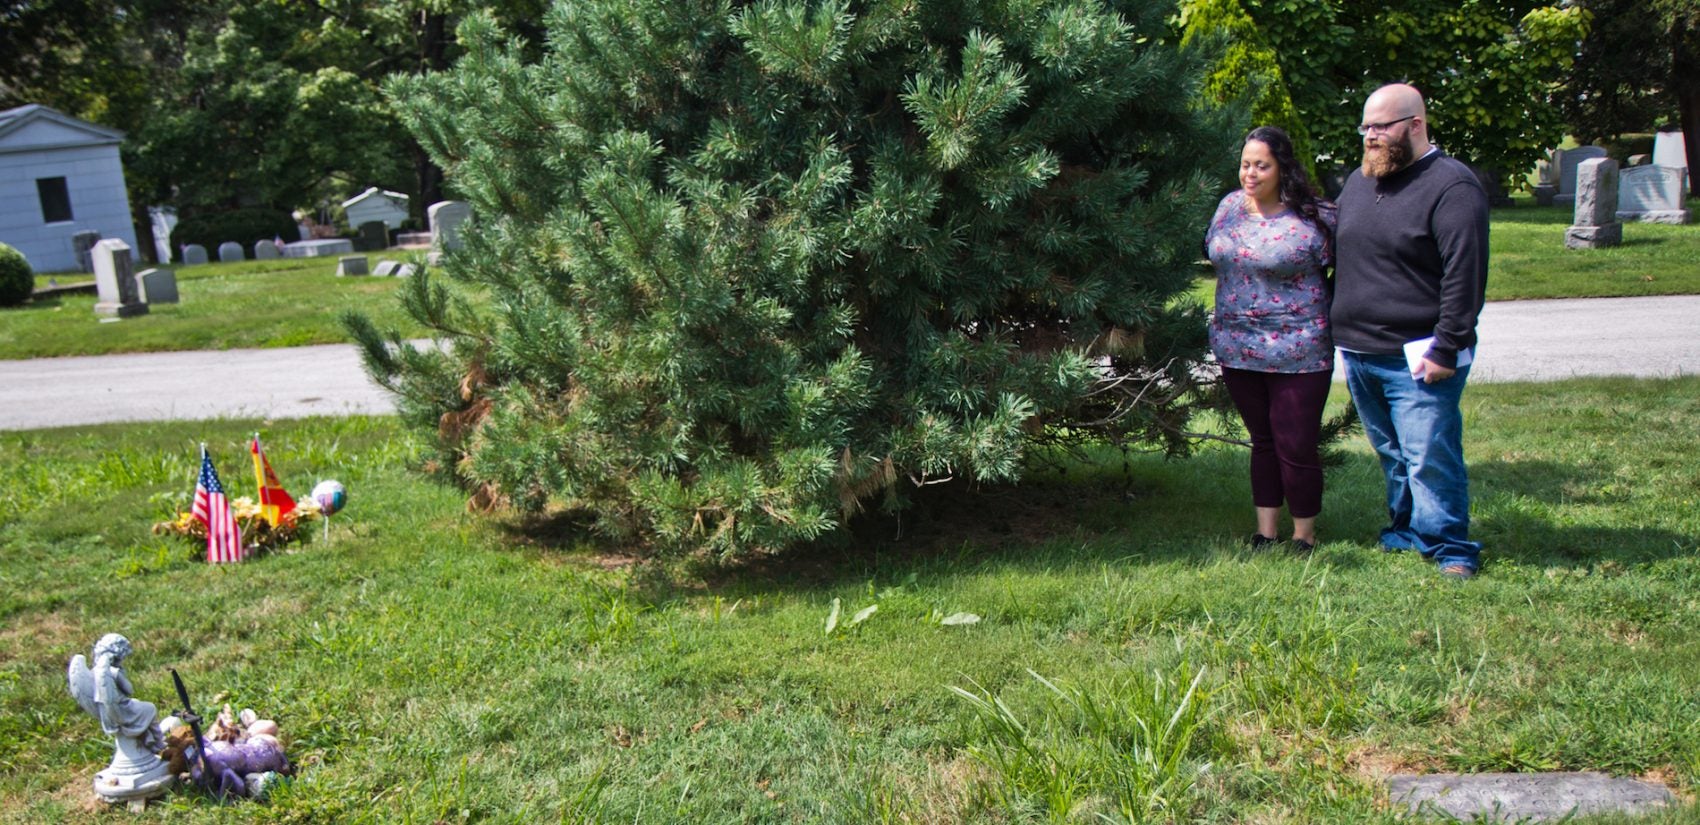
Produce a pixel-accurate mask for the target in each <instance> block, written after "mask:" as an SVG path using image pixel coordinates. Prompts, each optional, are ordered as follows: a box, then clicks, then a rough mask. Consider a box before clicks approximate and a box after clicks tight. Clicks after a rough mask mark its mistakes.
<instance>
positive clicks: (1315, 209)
mask: <svg viewBox="0 0 1700 825" xmlns="http://www.w3.org/2000/svg"><path fill="white" fill-rule="evenodd" d="M1254 140H1255V141H1257V142H1258V143H1261V144H1263V145H1264V146H1267V147H1269V154H1271V155H1274V156H1275V167H1276V169H1277V170H1278V171H1279V172H1280V173H1281V188H1280V194H1281V202H1282V203H1284V204H1286V205H1287V208H1288V209H1291V210H1293V211H1294V212H1297V213H1299V217H1300V218H1302V219H1304V221H1305V222H1306V223H1308V224H1310V225H1311V226H1314V227H1316V229H1317V231H1319V232H1321V233H1322V238H1323V240H1324V241H1325V242H1326V243H1328V245H1329V246H1333V244H1334V233H1332V232H1329V231H1328V224H1327V223H1325V222H1324V221H1323V220H1322V215H1321V213H1320V210H1321V209H1322V207H1323V206H1324V205H1325V204H1327V202H1326V201H1324V200H1323V199H1322V196H1321V195H1319V194H1317V192H1316V187H1314V186H1312V185H1311V183H1310V177H1309V176H1308V175H1306V174H1305V168H1304V165H1303V164H1301V163H1299V159H1298V157H1297V156H1296V155H1294V154H1293V139H1292V138H1290V137H1287V133H1286V132H1285V131H1283V130H1282V129H1281V128H1280V127H1278V126H1259V127H1257V128H1256V129H1253V130H1251V133H1250V134H1248V135H1246V136H1245V142H1246V143H1250V142H1252V141H1254Z"/></svg>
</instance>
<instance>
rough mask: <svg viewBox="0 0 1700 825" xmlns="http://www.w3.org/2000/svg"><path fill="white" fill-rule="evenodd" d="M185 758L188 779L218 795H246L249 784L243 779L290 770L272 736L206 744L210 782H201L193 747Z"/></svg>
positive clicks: (281, 750)
mask: <svg viewBox="0 0 1700 825" xmlns="http://www.w3.org/2000/svg"><path fill="white" fill-rule="evenodd" d="M185 755H186V756H187V757H188V759H189V765H190V769H189V775H190V777H191V778H192V779H194V780H195V782H197V783H199V784H201V785H202V786H204V787H206V788H207V790H209V791H212V792H213V793H215V794H217V795H219V796H227V795H229V794H231V793H234V794H236V795H237V796H247V795H248V784H247V782H245V781H244V780H243V777H245V776H247V775H249V774H256V773H265V772H266V771H277V772H278V773H283V774H287V773H289V771H290V768H289V758H288V757H286V756H284V755H283V745H282V744H281V743H280V742H278V741H277V739H276V738H275V737H271V736H256V737H253V738H252V739H249V740H248V741H246V742H242V743H236V742H221V741H217V740H214V741H212V742H208V743H207V768H208V769H209V770H210V771H212V775H213V779H212V781H210V782H208V781H205V780H203V779H202V776H201V760H200V759H198V758H196V754H195V748H194V746H193V745H190V746H189V750H188V752H187V753H186V754H185Z"/></svg>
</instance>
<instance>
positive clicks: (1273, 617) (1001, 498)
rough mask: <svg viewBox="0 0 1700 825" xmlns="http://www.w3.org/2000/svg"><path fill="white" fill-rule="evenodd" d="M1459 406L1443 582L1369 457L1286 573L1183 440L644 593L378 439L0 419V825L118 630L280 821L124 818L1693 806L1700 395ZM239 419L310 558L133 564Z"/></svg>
mask: <svg viewBox="0 0 1700 825" xmlns="http://www.w3.org/2000/svg"><path fill="white" fill-rule="evenodd" d="M1341 392H1342V389H1341V388H1339V387H1336V395H1339V394H1340V393H1341ZM1464 406H1465V414H1466V417H1467V428H1468V429H1467V433H1468V438H1467V448H1468V451H1469V455H1470V459H1471V462H1472V468H1473V480H1474V492H1475V497H1476V498H1475V510H1474V513H1475V535H1476V536H1477V537H1478V538H1480V539H1481V540H1482V541H1483V542H1484V543H1485V544H1486V546H1487V553H1488V555H1487V564H1486V567H1485V568H1484V574H1483V575H1482V576H1481V577H1480V578H1478V579H1476V580H1475V581H1472V582H1468V583H1455V582H1446V581H1443V580H1441V579H1440V578H1439V577H1438V576H1437V575H1436V573H1435V571H1434V569H1433V568H1432V565H1429V564H1427V563H1425V562H1423V561H1421V560H1420V559H1419V558H1417V557H1414V556H1412V555H1409V554H1401V555H1388V554H1383V553H1381V552H1378V551H1377V550H1376V549H1375V548H1374V546H1373V537H1374V535H1375V530H1376V528H1377V527H1378V526H1379V523H1378V511H1379V510H1380V509H1381V505H1380V479H1379V472H1378V470H1377V468H1376V466H1375V464H1374V459H1373V457H1372V456H1371V455H1370V454H1369V452H1368V450H1367V448H1366V447H1365V446H1364V445H1363V444H1362V443H1361V437H1356V438H1354V439H1353V440H1352V442H1351V443H1350V445H1349V447H1348V449H1347V452H1346V461H1345V463H1344V465H1342V466H1341V467H1339V468H1337V469H1336V470H1334V471H1333V472H1332V474H1331V476H1330V483H1329V484H1330V486H1329V491H1328V495H1327V500H1326V505H1325V512H1324V514H1323V519H1322V531H1323V537H1324V543H1323V544H1322V546H1321V547H1320V548H1319V549H1318V550H1317V552H1315V553H1314V554H1313V555H1312V556H1310V557H1309V558H1299V557H1294V556H1290V555H1286V554H1283V553H1267V554H1260V555H1254V554H1251V553H1249V552H1248V551H1246V550H1244V549H1243V548H1242V547H1241V545H1240V543H1239V540H1240V538H1241V537H1242V536H1243V535H1244V534H1246V533H1248V532H1249V531H1250V527H1251V522H1250V513H1249V507H1248V501H1249V493H1248V491H1247V482H1246V480H1245V475H1246V474H1245V469H1244V461H1245V456H1244V454H1243V453H1242V452H1239V451H1237V450H1233V449H1230V448H1219V449H1217V448H1212V449H1209V450H1206V451H1205V452H1204V453H1203V454H1201V455H1199V456H1197V457H1196V458H1194V459H1190V460H1186V461H1175V462H1165V461H1163V460H1161V459H1158V458H1155V457H1147V456H1142V455H1133V456H1129V457H1127V458H1126V459H1125V463H1124V458H1123V457H1122V456H1120V455H1119V454H1113V453H1106V454H1105V455H1103V456H1100V458H1102V459H1103V461H1102V462H1101V463H1097V464H1082V463H1078V462H1067V463H1064V464H1063V465H1062V466H1061V467H1060V468H1056V469H1049V470H1035V471H1034V472H1033V474H1032V476H1031V478H1030V480H1029V482H1028V483H1027V484H1024V485H1022V486H1020V487H1015V488H1001V489H987V490H982V491H980V492H979V494H978V495H977V496H975V497H973V498H966V499H964V498H952V499H942V500H938V501H934V502H932V503H931V504H930V505H929V507H928V508H927V509H926V510H925V511H924V512H915V513H912V514H910V515H909V516H908V517H906V518H905V520H904V521H903V522H902V524H901V525H900V526H899V525H896V524H891V523H884V524H869V525H864V526H863V527H862V528H861V529H860V530H859V531H857V532H856V533H855V534H854V537H852V538H849V539H846V540H845V541H842V542H839V543H836V544H833V545H829V546H823V547H820V548H817V549H814V550H813V551H811V552H807V553H801V554H797V555H794V556H791V557H787V558H778V559H766V560H761V561H758V562H751V563H749V564H747V565H745V566H742V567H737V568H732V569H725V570H718V571H715V570H707V571H705V570H702V569H698V568H690V567H684V568H674V569H672V570H671V571H662V570H659V569H654V568H648V567H642V566H636V567H634V566H629V565H626V564H624V562H623V559H622V557H621V555H620V553H619V552H618V551H619V550H620V548H610V547H606V546H601V545H597V544H595V543H593V542H590V541H589V540H587V539H585V538H584V536H583V534H582V532H580V529H579V528H577V527H575V526H574V525H573V524H571V523H570V522H564V521H562V522H552V523H547V524H540V525H519V524H514V523H510V522H506V521H503V520H500V519H492V518H488V517H481V516H473V515H469V514H468V513H467V512H466V510H465V508H464V507H463V499H462V497H461V496H460V495H458V494H456V493H455V492H453V491H450V490H446V489H443V488H441V487H437V486H434V485H433V484H431V483H430V482H428V481H426V480H424V479H422V478H421V477H419V476H418V475H417V474H416V473H415V472H414V471H412V470H411V469H410V464H411V461H412V455H413V454H414V450H415V445H414V443H413V441H412V439H411V437H410V436H409V435H408V434H406V433H403V432H401V431H399V430H398V429H397V427H396V424H395V423H394V421H393V420H392V419H388V418H347V419H339V420H329V419H321V420H307V421H299V422H287V423H276V424H273V423H268V422H261V423H255V422H246V421H229V422H219V423H204V424H182V423H177V424H150V425H137V426H122V427H118V426H104V427H93V428H84V429H75V430H64V431H45V432H26V433H0V546H3V547H4V548H5V549H4V552H3V554H0V583H3V584H4V587H3V588H0V820H3V821H6V822H20V823H21V822H30V823H34V822H93V821H109V820H110V819H111V817H112V816H113V814H112V813H109V812H107V811H106V810H105V809H104V808H103V807H102V806H99V805H95V804H91V803H89V802H88V798H89V782H90V780H91V778H92V776H93V774H94V773H95V772H96V771H97V770H99V769H100V768H102V767H104V765H105V764H106V760H107V759H108V758H109V756H110V753H111V747H110V744H108V743H106V742H103V741H102V740H103V737H102V736H101V735H100V733H99V728H98V725H97V723H96V722H95V720H94V719H92V718H89V717H86V716H85V715H84V714H83V713H82V712H81V711H80V710H78V709H77V707H76V706H75V705H74V704H73V703H72V701H71V699H70V698H69V697H68V696H67V695H66V692H65V684H64V681H65V676H64V671H65V663H66V660H67V659H69V657H70V656H71V655H73V654H76V653H83V654H84V655H87V653H88V649H89V647H90V646H91V645H92V643H93V642H94V640H95V639H97V638H98V637H99V636H100V635H101V634H103V633H107V632H122V633H125V634H127V635H128V636H129V637H130V639H131V640H132V641H133V642H134V643H135V646H136V651H137V652H136V654H135V656H134V657H132V658H131V660H130V661H129V663H128V673H129V675H130V678H131V680H132V682H133V683H134V684H135V686H136V689H137V693H138V695H139V696H140V697H141V698H143V699H147V700H149V701H153V702H156V703H159V704H160V705H161V706H162V707H169V706H170V705H173V704H175V702H174V701H173V700H171V699H170V695H171V694H170V677H169V674H168V670H167V669H168V668H176V669H177V670H179V671H180V672H181V673H182V674H183V676H184V678H185V679H186V680H187V682H188V684H189V686H190V688H191V690H192V691H193V692H194V695H195V696H196V697H197V700H198V701H199V702H201V703H202V707H201V708H199V709H200V710H201V711H202V712H207V711H210V710H212V709H213V705H214V704H215V703H221V702H229V703H231V704H232V705H234V706H236V707H243V706H248V707H253V708H255V709H256V710H258V711H259V712H260V713H261V714H262V715H264V716H269V717H272V718H275V719H277V720H278V721H279V722H280V723H281V725H282V727H283V731H284V735H285V740H286V742H287V743H288V745H289V751H290V754H291V755H292V758H293V759H294V760H295V761H296V763H297V764H298V765H299V766H300V773H299V775H298V777H297V778H296V779H295V780H294V781H293V783H292V784H289V785H287V786H285V787H283V788H281V789H280V790H279V791H278V792H277V794H276V795H275V796H274V797H273V798H272V799H271V800H270V801H269V802H267V803H264V804H256V803H243V804H240V805H229V806H221V805H219V804H217V803H215V802H213V801H211V800H209V799H207V798H204V797H201V796H198V795H196V794H192V793H177V794H174V795H172V796H171V797H169V798H168V799H167V800H166V801H165V802H163V803H159V804H156V806H155V807H156V809H163V813H158V812H154V813H150V814H149V815H148V816H146V817H143V818H145V819H149V820H153V819H155V818H169V819H170V820H171V821H174V822H185V823H190V822H236V821H243V822H246V821H271V822H332V821H335V822H379V821H382V822H515V823H518V822H526V823H530V822H539V821H549V822H558V821H566V822H610V823H612V822H625V823H630V822H641V823H743V822H763V823H769V822H770V823H792V822H810V823H813V822H820V823H868V822H910V823H916V822H930V823H956V822H987V823H1003V822H1029V821H1049V822H1083V823H1084V822H1094V823H1096V822H1127V821H1133V822H1170V821H1200V822H1281V823H1288V822H1292V823H1301V822H1302V823H1338V822H1393V821H1395V820H1396V815H1397V813H1398V812H1397V811H1396V810H1394V809H1391V808H1389V807H1388V803H1387V799H1386V795H1385V790H1384V786H1383V783H1384V780H1385V779H1386V777H1387V776H1388V775H1389V774H1391V773H1395V772H1404V771H1443V770H1456V771H1531V770H1556V769H1563V770H1599V771H1605V772H1609V773H1613V774H1620V775H1632V776H1650V777H1653V778H1656V779H1658V780H1660V781H1663V782H1666V783H1668V784H1669V785H1670V786H1671V787H1672V788H1673V789H1674V790H1675V791H1676V792H1677V793H1678V794H1680V795H1683V796H1684V797H1685V798H1690V799H1691V798H1692V795H1693V793H1694V791H1695V790H1696V783H1697V782H1700V693H1697V691H1696V689H1695V688H1696V679H1695V674H1696V673H1700V635H1697V634H1696V633H1695V630H1694V628H1695V627H1696V626H1697V625H1700V597H1697V595H1696V594H1700V473H1697V471H1696V465H1695V461H1694V449H1693V445H1694V444H1695V443H1697V441H1700V379H1693V378H1688V379H1676V380H1661V381H1629V380H1574V381H1567V382H1558V383H1544V384H1538V385H1481V386H1476V387H1472V388H1471V389H1470V390H1469V391H1468V393H1467V394H1466V397H1465V403H1464ZM254 429H259V430H261V431H262V433H263V435H264V437H265V439H266V443H267V445H268V450H269V452H270V454H271V457H272V460H273V462H274V464H275V465H276V468H277V470H278V471H279V473H280V474H281V476H282V478H283V480H284V483H285V484H286V486H288V487H289V488H290V489H292V490H298V491H299V490H304V489H307V488H308V487H310V486H311V485H312V484H313V483H315V482H316V481H317V480H319V479H322V478H331V477H334V478H338V479H340V480H341V481H343V482H344V483H345V484H346V485H347V487H348V489H349V491H350V505H349V508H348V509H347V510H346V511H345V512H344V513H342V514H340V515H338V516H336V517H335V519H334V521H333V522H332V526H331V530H330V538H329V540H328V541H326V540H324V539H323V537H322V536H319V535H318V534H317V533H315V536H314V539H313V541H311V542H310V543H309V544H307V545H306V546H304V547H301V548H300V549H299V550H298V551H296V552H291V553H285V554H277V555H271V556H267V557H263V558H260V559H258V560H255V561H252V562H249V563H247V564H243V565H240V566H225V567H208V566H206V565H204V564H201V563H198V562H196V561H193V560H191V556H192V552H191V551H189V550H187V549H186V548H184V547H182V546H181V545H179V544H176V543H173V542H168V541H165V540H163V539H161V538H158V537H154V536H151V535H150V534H149V533H148V525H149V523H150V522H151V521H152V520H154V519H156V518H159V517H161V516H162V515H163V514H164V513H165V512H166V511H168V510H169V509H170V504H171V502H170V501H169V499H176V500H177V501H179V502H181V501H183V500H185V499H186V497H187V494H188V491H189V489H190V487H191V485H192V483H193V475H194V471H195V468H196V461H197V459H196V452H195V448H196V444H197V443H198V442H199V441H202V440H205V441H207V442H208V443H209V444H210V446H211V448H212V450H213V455H214V457H215V459H217V460H218V461H219V466H220V469H221V470H222V472H223V475H224V479H225V482H226V484H227V485H229V486H230V487H231V488H232V489H233V491H234V492H236V493H238V494H240V493H243V492H245V491H248V490H249V488H250V483H249V478H250V476H249V473H248V470H247V468H246V467H245V464H244V462H245V461H246V455H245V453H244V451H243V439H244V438H245V437H246V435H247V434H248V433H249V432H251V431H252V430H254ZM899 533H901V538H898V535H899ZM870 607H874V608H877V609H876V610H873V611H871V612H869V611H868V608H870ZM835 611H836V612H837V615H838V617H839V619H838V622H837V626H836V628H835V629H834V630H833V632H831V633H830V634H829V633H827V632H826V628H827V621H828V617H829V616H830V615H832V614H833V613H834V612H835ZM963 613H968V614H973V615H975V616H978V617H979V621H978V622H973V623H967V624H947V623H945V622H944V621H943V620H944V619H945V618H946V617H950V616H953V615H955V614H963ZM858 616H860V617H861V619H860V621H857V620H856V617H858ZM956 621H960V619H958V620H956ZM1695 814H1696V812H1695V810H1694V809H1693V808H1691V807H1679V808H1677V809H1675V810H1672V811H1669V812H1667V813H1664V814H1661V815H1658V816H1654V817H1650V818H1646V819H1641V820H1637V821H1638V822H1654V823H1668V822H1689V821H1694V819H1695ZM1577 821H1587V820H1577Z"/></svg>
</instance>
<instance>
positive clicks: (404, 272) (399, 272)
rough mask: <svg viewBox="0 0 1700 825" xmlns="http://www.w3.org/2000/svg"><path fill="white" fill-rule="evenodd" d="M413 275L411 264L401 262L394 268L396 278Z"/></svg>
mask: <svg viewBox="0 0 1700 825" xmlns="http://www.w3.org/2000/svg"><path fill="white" fill-rule="evenodd" d="M412 275H413V264H401V265H399V266H397V267H396V268H395V276H396V277H397V278H408V277H411V276H412Z"/></svg>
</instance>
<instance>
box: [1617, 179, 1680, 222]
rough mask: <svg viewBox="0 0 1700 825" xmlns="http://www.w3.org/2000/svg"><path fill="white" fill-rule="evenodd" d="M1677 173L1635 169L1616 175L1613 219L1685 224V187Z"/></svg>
mask: <svg viewBox="0 0 1700 825" xmlns="http://www.w3.org/2000/svg"><path fill="white" fill-rule="evenodd" d="M1682 178H1683V174H1682V170H1681V169H1673V168H1671V167H1669V166H1636V167H1633V168H1629V169H1625V170H1623V172H1622V173H1621V174H1619V175H1618V186H1617V219H1618V220H1620V221H1640V222H1642V223H1688V209H1687V203H1686V201H1687V200H1688V187H1686V186H1684V185H1683V183H1684V181H1683V179H1682Z"/></svg>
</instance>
